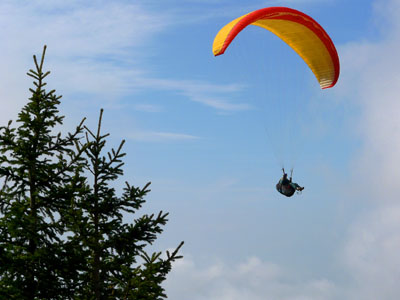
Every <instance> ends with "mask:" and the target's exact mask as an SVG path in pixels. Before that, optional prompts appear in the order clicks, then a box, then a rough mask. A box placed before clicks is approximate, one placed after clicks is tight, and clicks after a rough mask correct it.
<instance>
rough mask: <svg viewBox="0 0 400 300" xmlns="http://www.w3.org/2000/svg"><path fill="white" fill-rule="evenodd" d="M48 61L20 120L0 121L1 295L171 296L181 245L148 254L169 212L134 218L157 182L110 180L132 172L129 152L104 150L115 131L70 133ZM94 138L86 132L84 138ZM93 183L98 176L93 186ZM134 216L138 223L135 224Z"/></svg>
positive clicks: (37, 71) (79, 128)
mask: <svg viewBox="0 0 400 300" xmlns="http://www.w3.org/2000/svg"><path fill="white" fill-rule="evenodd" d="M45 50H46V48H44V51H43V55H42V59H41V61H40V63H38V62H37V60H36V57H34V62H35V66H36V69H35V70H30V71H29V73H28V75H29V76H31V77H33V78H34V85H35V88H34V89H30V91H31V92H32V96H31V98H30V99H29V102H28V104H27V105H26V106H25V107H24V108H23V109H22V111H21V113H20V114H19V116H18V120H17V122H18V125H19V126H18V127H17V128H12V127H11V124H12V122H11V121H10V122H9V123H8V125H7V126H3V127H0V180H1V181H0V182H1V183H2V186H1V187H0V188H1V189H0V299H29V300H32V299H152V300H154V299H163V298H165V297H166V295H165V293H164V290H163V288H162V287H161V284H162V282H163V281H164V280H165V279H166V275H167V274H168V272H169V271H170V270H171V263H172V262H173V261H174V260H175V259H177V258H180V256H178V255H177V252H178V250H179V248H180V247H181V246H182V244H183V242H182V243H181V244H180V245H179V246H178V248H177V249H176V250H175V251H174V252H173V253H172V254H170V253H168V252H167V257H166V258H165V259H162V258H161V253H153V254H152V255H150V256H149V255H148V254H147V253H146V252H145V251H144V248H145V247H146V245H149V244H152V243H153V242H154V241H155V239H156V237H157V234H160V233H161V232H162V226H163V225H165V224H166V222H167V215H168V214H167V213H163V212H160V213H159V214H158V215H150V216H148V215H144V216H141V217H137V218H136V219H134V220H131V223H124V220H123V218H124V217H125V218H127V217H131V218H132V214H133V213H135V212H137V211H138V210H139V209H140V208H141V207H142V205H143V204H144V202H145V200H144V198H145V196H146V195H147V193H148V192H149V191H150V190H149V185H150V183H148V184H147V185H146V186H145V187H143V188H138V187H134V186H131V185H129V184H128V183H126V187H125V188H124V191H123V194H122V195H121V196H120V197H118V196H117V195H116V192H115V190H114V188H112V187H111V186H110V184H112V183H113V181H115V180H116V179H117V178H118V177H119V176H121V175H123V172H122V169H121V168H122V166H123V163H122V160H121V159H122V157H123V156H124V155H125V154H124V153H122V152H121V149H122V146H123V144H124V141H123V142H122V143H121V144H120V146H119V147H118V149H117V150H114V149H112V151H111V153H107V156H103V155H102V152H103V148H104V146H105V143H106V140H105V139H106V137H107V136H108V134H106V135H101V134H100V129H101V118H102V113H103V111H101V113H100V119H99V125H98V128H97V132H96V133H93V132H92V131H91V130H89V129H88V128H86V127H85V126H84V125H83V122H84V120H82V122H81V123H80V124H79V126H77V128H76V130H75V132H73V133H68V134H67V136H66V137H63V136H62V135H61V133H58V134H54V133H53V132H54V131H55V126H58V125H62V121H63V117H61V116H58V110H57V106H58V104H59V103H60V102H59V99H60V98H61V97H60V96H56V95H55V91H54V90H52V91H50V92H47V91H46V90H45V89H44V87H45V85H46V84H45V83H44V81H43V80H44V79H45V77H46V76H48V75H49V73H50V72H44V71H43V61H44V54H45ZM84 137H86V139H84ZM89 182H90V184H89ZM132 221H133V223H132Z"/></svg>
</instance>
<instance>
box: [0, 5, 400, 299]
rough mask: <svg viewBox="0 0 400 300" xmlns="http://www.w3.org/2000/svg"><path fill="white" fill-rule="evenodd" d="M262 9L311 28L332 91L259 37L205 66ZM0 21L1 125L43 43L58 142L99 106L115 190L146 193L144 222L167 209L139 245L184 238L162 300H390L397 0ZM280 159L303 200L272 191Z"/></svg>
mask: <svg viewBox="0 0 400 300" xmlns="http://www.w3.org/2000/svg"><path fill="white" fill-rule="evenodd" d="M244 3H246V4H244ZM268 6H287V7H291V8H294V9H298V10H301V11H303V12H304V13H306V14H308V15H310V16H311V17H312V18H314V19H315V20H316V21H318V22H319V23H320V24H321V25H322V26H323V27H324V28H325V30H326V31H327V32H328V33H329V35H330V36H331V38H332V40H333V41H334V43H335V45H336V48H337V51H338V54H339V58H340V63H341V74H340V77H339V81H338V83H337V85H336V86H335V87H334V88H332V89H329V90H324V91H321V90H320V89H319V87H318V83H317V82H316V80H315V78H313V77H312V74H310V71H309V70H307V68H305V67H304V64H302V62H301V61H299V60H298V57H297V56H296V55H295V54H294V52H293V51H292V52H291V51H287V50H288V49H287V48H285V45H283V44H282V43H280V41H278V40H277V39H274V37H273V36H272V35H265V41H266V45H263V46H262V47H264V48H261V47H260V48H259V47H254V46H253V45H252V44H251V45H249V44H250V42H252V40H253V39H255V38H254V36H257V34H259V32H256V31H254V32H252V31H249V32H248V35H246V36H245V35H243V38H242V39H241V40H238V42H237V43H236V44H235V45H232V46H235V48H232V51H227V52H226V53H225V54H224V55H223V56H221V57H217V58H216V57H214V56H213V55H212V51H211V46H212V41H213V39H214V36H215V35H216V33H217V32H218V30H219V29H220V28H221V27H222V26H223V25H225V24H226V23H228V22H229V21H231V20H233V19H234V18H237V17H239V16H241V15H243V14H245V13H248V12H250V11H252V10H255V9H259V8H263V7H268ZM0 14H1V15H0V38H1V39H2V40H3V41H5V42H4V43H2V47H1V51H0V54H1V56H0V69H1V70H2V72H0V94H1V95H2V96H1V100H0V101H1V102H0V103H1V109H0V123H1V124H3V125H5V124H6V123H7V122H8V120H10V119H12V120H16V118H17V114H18V112H19V111H20V110H21V108H22V107H23V106H24V105H25V104H26V103H27V99H28V97H29V91H28V89H29V88H30V87H31V86H32V83H31V79H30V78H29V77H28V76H26V72H27V71H28V70H29V69H30V68H33V61H32V55H34V54H36V55H37V56H40V54H41V51H42V48H43V45H47V54H46V63H45V66H46V68H47V69H49V70H51V72H52V73H51V75H50V76H49V77H48V87H49V89H56V90H57V93H58V94H60V95H63V98H62V102H61V105H60V112H61V114H62V115H65V116H66V117H65V122H64V126H63V128H62V131H63V132H68V131H72V130H73V129H74V128H75V126H76V125H77V124H78V123H79V122H80V120H81V119H82V118H84V117H86V118H87V120H86V124H87V125H88V126H89V127H91V128H95V127H96V124H97V120H98V116H99V111H100V109H101V108H104V110H105V111H104V115H103V130H104V132H108V133H110V134H111V136H110V138H109V140H108V146H109V147H114V148H116V147H118V145H119V143H120V142H121V140H123V139H125V140H126V143H125V146H124V150H125V152H126V153H127V156H126V157H125V166H124V176H123V177H121V178H120V179H119V180H118V181H116V182H115V186H116V188H117V190H120V191H121V189H122V187H123V185H124V182H125V181H128V182H129V183H131V184H133V185H138V186H142V185H144V184H145V183H147V182H148V181H151V182H152V185H151V190H152V191H151V193H150V194H149V196H148V198H147V203H146V205H145V207H144V208H143V211H142V213H156V212H158V211H160V210H163V211H166V212H169V213H170V214H169V222H168V223H167V225H166V227H165V231H164V233H163V234H162V235H160V237H159V239H158V240H157V242H156V243H155V245H154V246H153V247H152V248H151V249H152V250H154V251H164V250H166V249H174V247H176V246H177V245H178V244H179V242H180V241H182V240H183V241H185V245H184V246H183V248H182V254H183V255H184V258H183V259H182V260H180V261H177V262H176V263H175V264H174V265H173V270H172V272H171V273H170V274H169V276H168V278H167V281H166V282H165V285H164V286H165V288H166V291H167V294H168V296H169V299H174V300H186V299H193V300H203V299H207V300H214V299H215V300H217V299H218V300H236V299H254V300H258V299H276V300H306V299H310V300H311V299H312V300H332V299H335V300H336V299H341V300H346V299H365V300H375V299H385V300H391V299H398V295H399V294H400V286H399V285H398V279H399V278H400V255H399V251H398V250H399V249H400V203H399V201H398V199H399V197H398V196H396V194H397V190H396V188H397V187H398V186H399V183H398V182H399V181H400V171H399V168H398V166H399V165H400V154H399V153H400V118H399V115H400V104H399V102H398V101H397V93H398V89H397V87H398V86H399V84H400V71H399V70H400V58H399V56H398V49H399V47H400V21H399V20H400V1H399V0H362V1H361V0H353V1H348V0H292V1H273V0H271V1H256V0H254V1H253V0H251V1H250V0H249V1H245V2H244V1H239V0H231V1H227V0H214V1H208V0H186V1H183V0H165V1H154V0H146V1H140V0H139V1H122V0H121V1H100V0H99V1H91V2H90V3H84V2H82V1H68V2H67V1H42V0H38V1H4V0H0ZM243 45H244V47H243V48H241V46H243ZM246 45H249V46H247V48H246ZM236 46H237V47H236ZM236 50H237V51H236ZM289 50H290V49H289ZM240 51H242V52H241V54H240V53H239V52H240ZM250 53H251V54H250ZM261 60H263V63H264V64H266V65H267V69H258V70H256V67H257V66H258V65H261ZM310 75H311V76H310ZM280 99H284V100H285V101H287V102H283V101H277V100H280ZM282 132H283V134H281V133H282ZM286 152H287V153H286ZM289 152H290V153H289ZM282 161H283V162H284V163H285V167H286V168H287V170H288V169H290V168H291V167H292V166H294V173H293V176H294V180H295V181H296V182H298V183H299V184H301V185H304V186H305V190H304V191H303V193H302V194H301V195H294V196H293V197H291V198H285V197H283V196H282V195H280V194H279V193H277V192H276V191H275V184H276V182H277V181H278V179H279V177H280V176H281V167H282Z"/></svg>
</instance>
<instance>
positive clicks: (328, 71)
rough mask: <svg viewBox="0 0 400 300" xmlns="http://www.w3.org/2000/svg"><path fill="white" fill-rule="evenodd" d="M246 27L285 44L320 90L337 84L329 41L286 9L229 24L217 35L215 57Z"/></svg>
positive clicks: (304, 18)
mask: <svg viewBox="0 0 400 300" xmlns="http://www.w3.org/2000/svg"><path fill="white" fill-rule="evenodd" d="M248 25H256V26H259V27H262V28H264V29H267V30H269V31H271V32H272V33H274V34H275V35H277V36H278V37H279V38H281V39H282V40H283V41H284V42H285V43H287V44H288V45H289V46H290V47H291V48H292V49H293V50H294V51H296V53H297V54H298V55H300V57H301V58H302V59H303V60H304V61H305V63H306V64H307V65H308V66H309V68H310V69H311V71H312V72H313V73H314V75H315V77H316V78H317V80H318V82H319V84H320V86H321V88H322V89H326V88H330V87H333V86H334V85H335V84H336V82H337V80H338V78H339V69H340V67H339V57H338V54H337V51H336V48H335V45H334V44H333V42H332V40H331V38H330V37H329V35H328V34H327V33H326V32H325V30H324V29H323V28H322V27H321V25H319V24H318V23H317V22H316V21H315V20H314V19H312V18H311V17H309V16H308V15H306V14H304V13H302V12H300V11H297V10H294V9H291V8H287V7H267V8H262V9H259V10H256V11H253V12H251V13H248V14H246V15H243V16H241V17H239V18H237V19H235V20H233V21H231V22H230V23H228V24H227V25H225V26H224V27H223V28H222V29H221V30H220V31H219V32H218V34H217V35H216V37H215V39H214V43H213V53H214V55H215V56H217V55H221V54H223V53H224V52H225V50H226V49H227V48H228V47H229V45H230V44H231V42H232V41H233V40H234V38H235V37H236V36H237V35H238V34H239V33H240V32H241V31H242V30H243V29H244V28H246V27H247V26H248Z"/></svg>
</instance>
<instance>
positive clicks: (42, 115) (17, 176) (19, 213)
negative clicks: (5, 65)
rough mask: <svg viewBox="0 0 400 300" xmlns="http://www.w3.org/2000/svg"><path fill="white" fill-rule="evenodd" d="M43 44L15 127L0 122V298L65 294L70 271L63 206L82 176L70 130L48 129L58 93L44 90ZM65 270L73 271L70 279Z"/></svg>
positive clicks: (53, 121)
mask: <svg viewBox="0 0 400 300" xmlns="http://www.w3.org/2000/svg"><path fill="white" fill-rule="evenodd" d="M45 51H46V47H44V49H43V54H42V58H41V61H40V63H38V61H37V60H36V57H35V56H34V57H33V58H34V62H35V67H36V70H30V71H29V72H28V75H29V76H31V77H33V78H34V82H33V83H34V86H35V88H33V89H30V92H31V93H32V96H31V97H30V98H29V102H28V103H27V104H26V105H25V107H24V108H23V109H22V111H21V112H20V113H19V115H18V119H17V122H18V123H19V127H18V128H11V124H12V121H10V122H9V123H8V125H7V126H6V127H0V178H1V179H2V188H1V190H0V296H1V297H2V299H29V300H32V299H66V298H67V297H68V296H69V295H71V289H70V288H71V287H70V286H69V284H68V283H69V282H73V281H74V278H73V276H75V275H74V272H69V271H67V270H68V268H70V267H71V266H70V264H69V262H67V259H66V258H67V257H68V255H66V254H65V247H64V241H63V239H62V238H61V237H62V235H63V234H64V233H65V224H64V222H63V218H62V216H63V212H65V211H68V209H69V206H70V199H72V198H73V196H74V194H75V193H77V191H78V190H77V188H76V186H77V185H78V184H79V182H80V181H82V178H80V176H79V173H80V172H79V169H80V168H82V167H83V162H84V159H83V158H82V152H83V150H84V149H82V148H80V146H79V144H78V140H79V135H82V134H83V130H84V128H83V121H84V120H82V122H81V124H79V126H78V127H77V128H76V130H75V132H74V133H72V134H71V133H69V134H68V135H67V136H66V137H62V136H61V134H60V133H58V134H57V135H54V134H53V132H52V131H54V127H55V126H56V125H61V124H62V122H63V118H64V117H62V116H58V110H57V105H58V104H59V103H60V101H59V99H60V98H61V97H60V96H57V95H55V91H54V90H51V91H50V92H47V91H46V90H45V85H46V83H45V82H44V79H45V78H46V77H47V76H48V75H49V74H50V72H44V71H43V61H44V56H45ZM71 276H72V277H71Z"/></svg>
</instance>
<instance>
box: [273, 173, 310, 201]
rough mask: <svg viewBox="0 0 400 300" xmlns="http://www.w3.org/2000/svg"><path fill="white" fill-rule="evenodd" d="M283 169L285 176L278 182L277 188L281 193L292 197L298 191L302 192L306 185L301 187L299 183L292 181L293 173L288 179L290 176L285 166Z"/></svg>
mask: <svg viewBox="0 0 400 300" xmlns="http://www.w3.org/2000/svg"><path fill="white" fill-rule="evenodd" d="M282 171H283V177H282V178H281V179H280V180H279V182H278V183H277V184H276V189H277V191H278V192H279V193H281V194H282V195H285V196H286V197H291V196H293V194H294V193H295V192H296V191H299V192H301V191H302V190H304V187H301V186H300V185H298V184H297V183H295V182H292V174H290V179H288V176H287V174H286V173H285V169H284V168H282ZM292 172H293V170H292Z"/></svg>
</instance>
